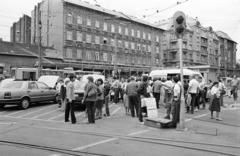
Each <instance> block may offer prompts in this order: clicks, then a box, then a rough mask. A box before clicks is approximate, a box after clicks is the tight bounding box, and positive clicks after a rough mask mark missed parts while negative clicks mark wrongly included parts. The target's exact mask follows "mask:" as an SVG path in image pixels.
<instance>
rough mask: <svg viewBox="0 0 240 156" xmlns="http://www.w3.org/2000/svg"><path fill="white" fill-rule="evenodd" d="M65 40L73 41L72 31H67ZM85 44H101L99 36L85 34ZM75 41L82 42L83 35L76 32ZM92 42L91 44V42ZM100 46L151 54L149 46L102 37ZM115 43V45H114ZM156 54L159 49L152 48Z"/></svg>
mask: <svg viewBox="0 0 240 156" xmlns="http://www.w3.org/2000/svg"><path fill="white" fill-rule="evenodd" d="M66 34H67V36H66V38H67V40H73V31H70V30H68V31H67V33H66ZM85 38H86V43H93V42H94V43H95V44H101V43H100V40H101V39H100V36H92V35H90V34H86V36H85ZM76 41H79V42H83V33H82V32H80V31H77V33H76ZM92 41H93V42H92ZM102 41H103V43H102V44H109V45H111V46H118V47H125V48H127V49H133V50H144V51H148V52H151V46H150V45H147V44H140V43H135V42H128V41H122V40H117V41H116V39H113V38H111V39H109V38H107V37H102ZM116 42H117V43H116ZM154 47H155V48H154V49H155V51H156V53H159V52H160V48H159V47H156V46H154Z"/></svg>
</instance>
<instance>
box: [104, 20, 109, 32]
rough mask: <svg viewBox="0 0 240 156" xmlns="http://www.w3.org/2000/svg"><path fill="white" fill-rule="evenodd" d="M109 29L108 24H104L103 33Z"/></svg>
mask: <svg viewBox="0 0 240 156" xmlns="http://www.w3.org/2000/svg"><path fill="white" fill-rule="evenodd" d="M107 29H108V24H107V23H106V22H104V23H103V31H107Z"/></svg>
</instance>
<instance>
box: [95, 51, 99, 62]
mask: <svg viewBox="0 0 240 156" xmlns="http://www.w3.org/2000/svg"><path fill="white" fill-rule="evenodd" d="M95 60H96V61H99V60H100V57H99V52H95Z"/></svg>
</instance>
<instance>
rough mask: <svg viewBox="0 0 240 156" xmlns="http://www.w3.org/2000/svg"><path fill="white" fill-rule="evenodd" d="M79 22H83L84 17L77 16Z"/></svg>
mask: <svg viewBox="0 0 240 156" xmlns="http://www.w3.org/2000/svg"><path fill="white" fill-rule="evenodd" d="M77 24H83V19H82V17H81V16H79V15H78V16H77Z"/></svg>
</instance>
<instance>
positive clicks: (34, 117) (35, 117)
mask: <svg viewBox="0 0 240 156" xmlns="http://www.w3.org/2000/svg"><path fill="white" fill-rule="evenodd" d="M56 111H57V109H56V110H53V111H50V112H46V113H43V114H39V115H37V116H33V117H32V118H29V119H37V118H39V117H41V116H44V115H47V114H50V113H53V112H56Z"/></svg>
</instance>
